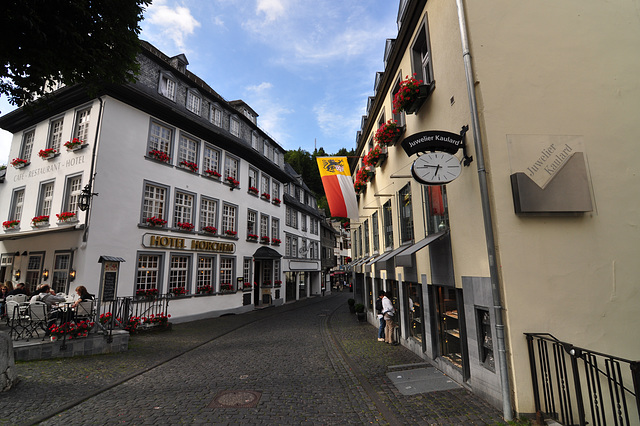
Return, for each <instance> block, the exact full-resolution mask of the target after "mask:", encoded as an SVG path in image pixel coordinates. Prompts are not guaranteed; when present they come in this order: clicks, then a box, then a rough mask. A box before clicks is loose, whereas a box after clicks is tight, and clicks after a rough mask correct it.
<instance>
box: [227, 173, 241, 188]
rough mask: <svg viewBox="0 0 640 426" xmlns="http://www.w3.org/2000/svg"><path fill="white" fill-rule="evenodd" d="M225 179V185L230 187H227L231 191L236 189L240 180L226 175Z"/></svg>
mask: <svg viewBox="0 0 640 426" xmlns="http://www.w3.org/2000/svg"><path fill="white" fill-rule="evenodd" d="M226 181H227V185H229V187H230V188H229V189H230V190H231V191H233V190H234V189H236V188H237V187H239V186H240V181H238V180H236V179H234V178H233V177H232V176H227V178H226Z"/></svg>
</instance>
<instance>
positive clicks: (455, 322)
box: [437, 287, 462, 368]
mask: <svg viewBox="0 0 640 426" xmlns="http://www.w3.org/2000/svg"><path fill="white" fill-rule="evenodd" d="M437 290H438V300H437V304H438V306H437V307H438V336H439V343H440V356H442V357H443V358H446V359H447V360H449V361H451V362H452V363H453V365H455V366H456V367H458V368H462V344H461V340H460V328H461V327H460V324H461V322H460V316H459V312H458V300H457V297H456V289H455V288H448V287H438V288H437Z"/></svg>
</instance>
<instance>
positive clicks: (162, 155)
mask: <svg viewBox="0 0 640 426" xmlns="http://www.w3.org/2000/svg"><path fill="white" fill-rule="evenodd" d="M149 157H151V158H153V159H154V160H157V161H160V162H161V163H168V162H169V161H170V160H171V158H170V157H169V155H168V154H167V153H166V152H164V151H160V150H158V149H152V150H151V151H149Z"/></svg>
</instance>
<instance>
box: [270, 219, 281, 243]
mask: <svg viewBox="0 0 640 426" xmlns="http://www.w3.org/2000/svg"><path fill="white" fill-rule="evenodd" d="M271 238H277V239H280V219H276V218H275V217H272V218H271Z"/></svg>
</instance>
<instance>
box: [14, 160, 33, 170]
mask: <svg viewBox="0 0 640 426" xmlns="http://www.w3.org/2000/svg"><path fill="white" fill-rule="evenodd" d="M11 165H12V166H13V168H14V169H21V168H23V167H27V166H28V165H29V162H28V161H27V162H26V163H23V162H18V163H11Z"/></svg>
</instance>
